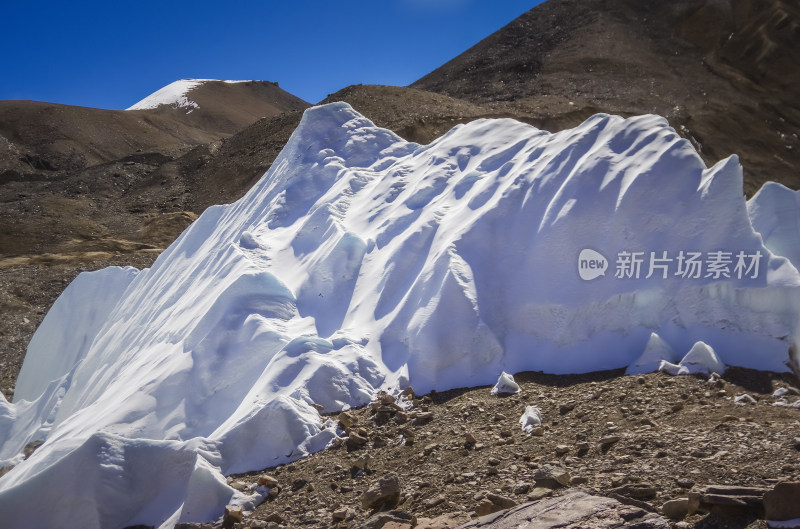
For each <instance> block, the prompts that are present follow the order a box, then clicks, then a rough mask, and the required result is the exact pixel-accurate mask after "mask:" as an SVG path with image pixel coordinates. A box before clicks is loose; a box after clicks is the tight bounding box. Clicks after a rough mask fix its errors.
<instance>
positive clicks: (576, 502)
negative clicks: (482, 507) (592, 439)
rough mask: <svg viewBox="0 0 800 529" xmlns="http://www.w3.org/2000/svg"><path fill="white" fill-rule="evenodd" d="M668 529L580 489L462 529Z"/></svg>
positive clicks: (650, 517)
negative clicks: (628, 528) (629, 528)
mask: <svg viewBox="0 0 800 529" xmlns="http://www.w3.org/2000/svg"><path fill="white" fill-rule="evenodd" d="M625 527H631V528H633V527H636V529H669V527H670V525H669V522H668V521H667V519H666V518H664V517H662V516H659V515H657V514H654V513H649V512H647V511H643V510H641V509H635V508H631V507H630V506H628V505H623V504H622V503H620V502H618V501H617V500H614V499H611V498H605V497H602V496H592V495H591V494H587V493H586V492H583V491H581V490H574V489H573V490H568V491H566V492H564V494H561V495H558V496H554V497H551V498H545V499H542V500H538V501H535V502H531V503H524V504H521V505H517V506H516V507H512V508H510V509H506V510H504V511H499V512H496V513H493V514H489V515H486V516H482V517H480V518H477V519H475V520H473V521H471V522H469V523H467V524H464V525H462V526H460V527H459V529H478V528H480V529H556V528H558V529H578V528H580V529H616V528H625Z"/></svg>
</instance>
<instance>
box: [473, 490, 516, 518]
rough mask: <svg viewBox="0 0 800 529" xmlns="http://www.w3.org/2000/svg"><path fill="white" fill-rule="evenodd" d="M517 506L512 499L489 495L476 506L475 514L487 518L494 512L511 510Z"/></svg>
mask: <svg viewBox="0 0 800 529" xmlns="http://www.w3.org/2000/svg"><path fill="white" fill-rule="evenodd" d="M516 504H517V502H515V501H514V500H512V499H511V498H507V497H505V496H500V495H499V494H494V493H489V494H487V495H486V496H485V497H484V498H483V499H482V500H481V501H479V502H478V504H477V505H476V506H475V513H476V514H477V515H478V516H485V515H487V514H491V513H493V512H498V511H502V510H504V509H509V508H511V507H514V506H515V505H516Z"/></svg>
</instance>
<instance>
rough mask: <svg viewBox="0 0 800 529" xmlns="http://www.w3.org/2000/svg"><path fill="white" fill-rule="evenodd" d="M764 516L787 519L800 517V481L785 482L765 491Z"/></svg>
mask: <svg viewBox="0 0 800 529" xmlns="http://www.w3.org/2000/svg"><path fill="white" fill-rule="evenodd" d="M764 518H765V519H767V520H772V521H785V520H794V519H797V518H800V482H783V483H778V484H777V485H775V488H774V489H772V490H770V491H767V492H765V493H764Z"/></svg>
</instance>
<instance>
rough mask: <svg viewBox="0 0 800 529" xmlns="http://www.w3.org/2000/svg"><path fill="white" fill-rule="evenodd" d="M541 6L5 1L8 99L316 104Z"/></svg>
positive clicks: (405, 1)
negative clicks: (174, 87) (249, 87)
mask: <svg viewBox="0 0 800 529" xmlns="http://www.w3.org/2000/svg"><path fill="white" fill-rule="evenodd" d="M540 2H541V0H352V1H348V0H339V1H325V2H323V1H302V0H297V1H294V2H292V1H285V0H284V1H280V2H278V1H272V0H259V1H250V0H247V1H236V0H232V1H228V2H225V1H219V0H218V1H215V2H207V1H205V0H197V1H193V2H173V1H170V0H166V1H164V2H155V1H151V0H144V1H131V0H120V1H109V0H105V1H103V2H97V1H81V0H75V1H52V0H49V1H40V0H27V1H26V0H8V1H6V2H4V5H3V8H2V10H0V11H1V12H2V20H3V23H2V31H0V49H2V50H3V52H2V54H0V99H32V100H37V101H49V102H55V103H64V104H69V105H82V106H91V107H99V108H110V109H122V108H127V107H128V106H130V105H132V104H134V103H136V102H137V101H139V100H140V99H142V98H144V97H145V96H147V95H149V94H150V93H152V92H154V91H156V90H157V89H159V88H161V87H162V86H164V85H167V84H169V83H171V82H172V81H175V80H176V79H181V78H209V79H260V80H269V81H278V82H279V83H280V86H281V87H282V88H284V89H285V90H288V91H289V92H292V93H293V94H295V95H297V96H299V97H301V98H303V99H305V100H306V101H309V102H311V103H316V102H318V101H319V100H321V99H323V98H324V97H325V96H326V95H327V94H329V93H332V92H335V91H337V90H339V89H341V88H344V87H345V86H348V85H351V84H357V83H364V84H389V85H401V86H403V85H407V84H409V83H411V82H413V81H415V80H416V79H418V78H420V77H422V76H423V75H425V74H426V73H428V72H430V71H431V70H433V69H435V68H436V67H438V66H440V65H441V64H443V63H445V62H447V61H448V60H449V59H451V58H453V57H455V56H456V55H458V54H459V53H461V52H463V51H464V50H466V49H467V48H469V47H470V46H472V45H473V44H475V43H477V42H478V41H480V40H481V39H483V38H484V37H486V36H488V35H490V34H491V33H493V32H494V31H496V30H497V29H499V28H501V27H502V26H504V25H505V24H507V23H508V22H510V21H511V20H513V19H514V18H516V17H517V16H519V15H521V14H522V13H524V12H525V11H527V10H528V9H530V8H532V7H533V6H535V5H536V4H539V3H540Z"/></svg>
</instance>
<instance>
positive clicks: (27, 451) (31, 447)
mask: <svg viewBox="0 0 800 529" xmlns="http://www.w3.org/2000/svg"><path fill="white" fill-rule="evenodd" d="M43 444H44V441H31V442H30V443H28V444H26V445H25V448H24V449H23V451H22V453H23V454H24V455H25V459H28V458H29V457H31V456H32V455H33V453H34V452H35V451H36V449H37V448H39V447H40V446H42V445H43Z"/></svg>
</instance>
